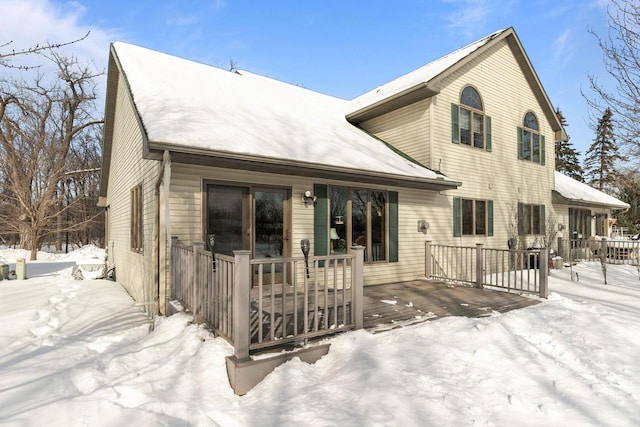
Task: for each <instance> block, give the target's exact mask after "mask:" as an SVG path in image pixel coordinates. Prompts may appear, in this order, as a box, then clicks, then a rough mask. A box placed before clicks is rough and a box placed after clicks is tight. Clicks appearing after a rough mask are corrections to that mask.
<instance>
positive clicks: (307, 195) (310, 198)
mask: <svg viewBox="0 0 640 427" xmlns="http://www.w3.org/2000/svg"><path fill="white" fill-rule="evenodd" d="M317 200H318V197H316V196H314V195H313V194H312V193H311V191H309V190H307V191H305V192H304V193H303V194H302V201H303V202H304V204H305V205H308V204H309V203H313V206H315V205H316V201H317Z"/></svg>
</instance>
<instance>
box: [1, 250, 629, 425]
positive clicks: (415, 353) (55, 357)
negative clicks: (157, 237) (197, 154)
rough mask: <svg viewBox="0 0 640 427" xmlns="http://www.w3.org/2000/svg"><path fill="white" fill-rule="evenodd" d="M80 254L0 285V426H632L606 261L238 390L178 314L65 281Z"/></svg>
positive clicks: (112, 287) (624, 324)
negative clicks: (538, 291) (573, 276)
mask: <svg viewBox="0 0 640 427" xmlns="http://www.w3.org/2000/svg"><path fill="white" fill-rule="evenodd" d="M88 256H101V255H100V251H99V250H96V249H95V248H92V247H89V248H86V249H84V250H81V251H78V252H77V253H73V254H70V255H69V256H55V257H54V256H51V257H49V258H48V259H46V260H45V261H39V262H37V263H30V262H28V264H27V272H28V276H29V278H28V279H27V280H25V281H17V280H12V281H2V282H0V424H1V425H3V426H43V425H47V426H129V425H140V426H158V425H166V426H215V425H220V426H254V425H255V426H257V425H260V426H281V425H305V426H333V425H340V426H351V425H353V426H410V425H411V426H412V425H416V426H537V425H540V426H558V425H570V426H576V425H579V426H636V425H640V366H639V363H638V361H640V338H638V334H639V331H640V280H639V276H638V271H637V269H635V268H630V267H623V266H619V267H610V268H609V271H608V280H609V285H607V286H605V285H603V284H602V279H601V277H602V275H601V271H600V266H599V265H598V264H581V265H578V266H576V267H575V271H577V272H578V274H579V278H580V281H579V282H575V281H573V282H572V281H571V280H570V271H569V270H568V269H564V270H560V271H553V272H552V275H551V278H550V289H551V292H552V293H551V295H550V297H549V299H548V300H546V301H544V302H543V303H541V304H538V305H536V306H533V307H529V308H526V309H522V310H517V311H511V312H509V313H505V314H495V315H494V316H491V317H486V318H478V319H468V318H461V317H449V318H444V319H439V320H437V321H432V322H427V323H423V324H420V325H414V326H410V327H405V328H401V329H396V330H392V331H389V332H384V333H380V334H376V335H373V334H370V333H368V332H365V331H356V332H352V333H347V334H343V335H341V336H338V337H336V338H333V339H332V340H331V342H332V346H331V350H330V352H329V354H328V355H327V356H325V357H324V358H323V359H321V360H320V361H319V362H317V363H316V364H314V365H308V364H305V363H302V362H300V361H299V360H293V361H291V362H289V363H286V364H284V365H282V366H280V367H279V368H278V369H276V371H275V372H274V373H272V374H271V375H270V376H268V377H267V378H266V379H265V380H264V381H263V382H262V383H260V384H259V385H258V386H257V387H256V388H255V389H253V390H252V391H251V392H249V393H248V394H247V395H246V396H243V397H238V396H235V395H234V394H233V392H232V390H231V388H230V387H229V385H228V381H227V376H226V371H225V364H224V358H225V356H227V355H229V354H231V352H232V349H231V347H230V346H229V345H228V344H227V343H226V342H225V341H223V340H222V339H218V338H213V337H212V336H211V335H210V334H209V333H208V332H207V331H206V330H204V329H203V328H202V327H200V326H196V325H193V324H191V319H190V318H189V317H188V316H187V315H184V314H178V315H175V316H173V317H170V318H163V317H160V318H158V319H157V320H156V325H155V328H154V329H153V330H152V331H150V327H149V326H150V325H149V321H148V319H147V318H146V317H145V316H143V314H142V312H141V311H140V310H139V308H138V307H136V306H135V304H134V303H133V302H132V300H131V299H130V298H129V296H128V295H127V293H126V292H125V291H124V290H123V289H122V287H121V286H120V285H118V284H117V283H114V282H110V281H106V280H84V281H76V280H73V279H72V278H71V267H70V264H72V263H73V261H74V260H75V259H77V258H86V257H88ZM0 257H1V258H2V259H3V260H4V261H5V262H8V263H10V262H14V261H15V258H18V257H20V256H19V254H16V253H15V252H13V251H7V250H3V251H0ZM39 258H41V259H44V258H45V256H44V255H43V256H42V257H39ZM35 272H37V273H38V274H37V275H36V274H34V273H35Z"/></svg>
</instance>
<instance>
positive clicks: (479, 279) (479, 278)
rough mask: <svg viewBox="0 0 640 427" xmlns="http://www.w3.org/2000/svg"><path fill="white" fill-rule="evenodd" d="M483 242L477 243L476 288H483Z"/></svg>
mask: <svg viewBox="0 0 640 427" xmlns="http://www.w3.org/2000/svg"><path fill="white" fill-rule="evenodd" d="M483 246H484V245H483V244H482V243H476V288H482V279H483V277H482V271H483V270H482V264H483V262H482V248H483Z"/></svg>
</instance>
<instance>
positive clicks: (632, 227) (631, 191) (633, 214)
mask: <svg viewBox="0 0 640 427" xmlns="http://www.w3.org/2000/svg"><path fill="white" fill-rule="evenodd" d="M621 181H622V182H621V186H620V189H619V192H618V195H617V197H618V198H619V199H620V200H622V201H623V202H626V203H629V205H631V206H630V207H629V209H628V210H626V211H624V212H621V213H619V214H618V215H617V218H618V219H617V222H616V225H617V226H620V227H628V228H629V231H630V232H631V233H639V232H640V173H638V172H635V171H628V173H625V174H624V178H623V179H621Z"/></svg>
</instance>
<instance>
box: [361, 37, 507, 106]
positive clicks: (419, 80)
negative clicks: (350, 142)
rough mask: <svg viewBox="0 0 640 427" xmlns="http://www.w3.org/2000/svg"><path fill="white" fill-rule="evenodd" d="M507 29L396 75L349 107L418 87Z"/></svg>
mask: <svg viewBox="0 0 640 427" xmlns="http://www.w3.org/2000/svg"><path fill="white" fill-rule="evenodd" d="M506 31H507V29H504V30H500V31H496V32H495V33H492V34H489V35H488V36H486V37H484V38H482V39H480V40H477V41H475V42H473V43H471V44H468V45H467V46H465V47H463V48H461V49H458V50H456V51H454V52H451V53H450V54H448V55H445V56H443V57H441V58H439V59H437V60H435V61H432V62H430V63H428V64H427V65H424V66H422V67H420V68H418V69H417V70H414V71H412V72H410V73H408V74H405V75H403V76H400V77H398V78H397V79H394V80H392V81H390V82H388V83H386V84H384V85H382V86H378V87H377V88H375V89H373V90H371V91H369V92H366V93H364V94H362V95H360V96H358V97H357V98H355V99H353V100H352V101H351V108H352V111H353V112H356V111H358V110H359V109H361V108H365V107H369V106H372V105H375V104H377V103H379V102H382V101H384V100H386V99H388V98H390V97H392V96H394V95H397V94H399V93H403V92H405V91H408V90H410V89H412V88H416V87H420V86H421V85H424V84H426V83H428V82H429V81H430V80H432V79H433V78H435V77H436V76H438V75H440V74H441V73H443V72H444V71H446V70H447V69H449V68H450V67H451V66H453V65H454V64H456V63H457V62H459V61H461V60H462V59H464V58H466V57H467V56H469V55H471V54H472V53H473V52H475V51H476V50H478V49H480V48H481V47H483V46H485V45H486V44H487V43H489V42H490V41H491V40H493V39H495V38H496V37H498V36H499V35H501V34H503V33H505V32H506Z"/></svg>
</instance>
